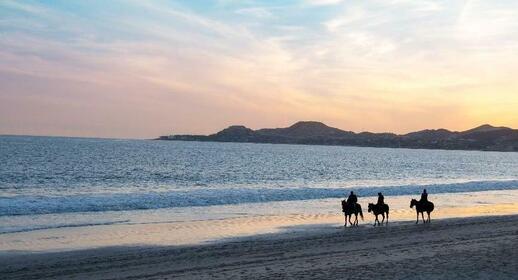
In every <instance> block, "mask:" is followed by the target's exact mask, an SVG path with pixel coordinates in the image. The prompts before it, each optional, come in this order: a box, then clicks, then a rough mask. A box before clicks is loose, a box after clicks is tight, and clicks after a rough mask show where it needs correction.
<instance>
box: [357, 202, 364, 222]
mask: <svg viewBox="0 0 518 280" xmlns="http://www.w3.org/2000/svg"><path fill="white" fill-rule="evenodd" d="M358 209H359V212H360V217H361V218H362V221H363V211H362V206H361V205H360V204H358Z"/></svg>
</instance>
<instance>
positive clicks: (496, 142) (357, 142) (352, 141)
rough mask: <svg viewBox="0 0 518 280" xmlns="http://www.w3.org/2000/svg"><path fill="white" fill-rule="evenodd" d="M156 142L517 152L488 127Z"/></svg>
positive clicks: (251, 133)
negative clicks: (405, 132) (462, 129)
mask: <svg viewBox="0 0 518 280" xmlns="http://www.w3.org/2000/svg"><path fill="white" fill-rule="evenodd" d="M157 140H176V141H213V142H248V143H273V144H307V145H340V146H361V147H388V148H414V149H447V150H482V151H518V130H517V129H511V128H508V127H494V126H491V125H488V124H485V125H482V126H479V127H476V128H473V129H470V130H466V131H460V132H459V131H450V130H447V129H426V130H421V131H417V132H411V133H408V134H404V135H398V134H394V133H371V132H361V133H354V132H352V131H344V130H341V129H338V128H334V127H330V126H327V125H325V124H323V123H321V122H315V121H301V122H297V123H295V124H293V125H292V126H290V127H286V128H263V129H258V130H252V129H250V128H247V127H245V126H240V125H234V126H230V127H228V128H225V129H223V130H222V131H220V132H218V133H215V134H211V135H171V136H161V137H159V138H158V139H157Z"/></svg>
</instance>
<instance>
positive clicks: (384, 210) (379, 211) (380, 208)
mask: <svg viewBox="0 0 518 280" xmlns="http://www.w3.org/2000/svg"><path fill="white" fill-rule="evenodd" d="M367 211H368V212H369V213H370V212H372V214H374V216H376V220H374V226H376V222H378V225H382V224H383V222H385V214H387V222H386V224H388V218H389V206H388V205H387V204H383V205H378V204H374V203H369V208H368V210H367ZM378 215H381V216H382V217H383V220H382V221H381V224H380V220H379V219H378Z"/></svg>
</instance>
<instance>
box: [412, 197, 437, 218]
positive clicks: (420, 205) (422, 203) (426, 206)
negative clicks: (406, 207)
mask: <svg viewBox="0 0 518 280" xmlns="http://www.w3.org/2000/svg"><path fill="white" fill-rule="evenodd" d="M414 206H416V215H417V217H416V222H415V223H416V224H417V223H419V213H421V218H422V219H423V222H424V223H429V222H430V213H431V212H432V211H433V209H434V208H435V205H434V204H433V203H432V202H431V201H428V193H427V192H426V189H424V190H423V193H422V194H421V199H420V200H419V201H417V200H415V199H412V200H411V201H410V208H412V207H414ZM424 212H426V214H428V219H426V220H425V219H424Z"/></svg>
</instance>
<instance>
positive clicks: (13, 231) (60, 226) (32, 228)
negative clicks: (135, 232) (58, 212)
mask: <svg viewBox="0 0 518 280" xmlns="http://www.w3.org/2000/svg"><path fill="white" fill-rule="evenodd" d="M129 221H130V220H123V221H111V222H100V223H74V224H58V225H52V226H35V227H31V228H7V229H0V234H7V233H20V232H29V231H35V230H45V229H56V228H72V227H88V226H109V225H115V224H122V223H127V222H129Z"/></svg>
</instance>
